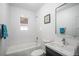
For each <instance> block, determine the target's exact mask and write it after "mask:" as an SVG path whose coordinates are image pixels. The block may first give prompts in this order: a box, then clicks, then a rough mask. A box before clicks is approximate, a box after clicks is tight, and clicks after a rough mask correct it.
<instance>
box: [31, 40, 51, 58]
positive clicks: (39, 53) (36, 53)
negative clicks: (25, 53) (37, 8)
mask: <svg viewBox="0 0 79 59" xmlns="http://www.w3.org/2000/svg"><path fill="white" fill-rule="evenodd" d="M49 42H52V41H50V40H43V44H44V45H45V44H47V43H49ZM43 48H45V46H44V47H43ZM45 51H46V49H37V50H34V51H32V53H31V56H45V55H46V52H45Z"/></svg>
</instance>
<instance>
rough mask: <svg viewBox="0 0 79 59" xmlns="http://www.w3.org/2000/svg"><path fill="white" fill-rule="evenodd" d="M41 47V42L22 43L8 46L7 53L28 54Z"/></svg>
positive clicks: (15, 54)
mask: <svg viewBox="0 0 79 59" xmlns="http://www.w3.org/2000/svg"><path fill="white" fill-rule="evenodd" d="M39 48H41V45H40V44H36V43H35V42H33V43H28V44H21V45H16V46H12V47H9V48H8V51H7V52H6V55H8V56H28V55H30V53H31V52H32V51H33V50H35V49H39Z"/></svg>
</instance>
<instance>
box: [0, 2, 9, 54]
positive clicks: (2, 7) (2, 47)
mask: <svg viewBox="0 0 79 59" xmlns="http://www.w3.org/2000/svg"><path fill="white" fill-rule="evenodd" d="M7 20H8V4H5V3H0V24H5V25H6V26H7V28H8V21H7ZM7 41H8V38H7V39H5V40H4V39H0V55H5V53H6V50H7Z"/></svg>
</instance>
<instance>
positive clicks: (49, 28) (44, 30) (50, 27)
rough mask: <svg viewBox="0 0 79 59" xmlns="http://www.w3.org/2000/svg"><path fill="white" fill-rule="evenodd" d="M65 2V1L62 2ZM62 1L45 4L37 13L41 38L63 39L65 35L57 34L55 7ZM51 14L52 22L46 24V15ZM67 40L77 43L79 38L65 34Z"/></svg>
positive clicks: (50, 39)
mask: <svg viewBox="0 0 79 59" xmlns="http://www.w3.org/2000/svg"><path fill="white" fill-rule="evenodd" d="M62 4H63V3H62ZM60 5H61V3H48V4H45V5H44V6H43V7H42V8H41V9H40V10H39V11H38V13H37V16H38V17H37V22H38V26H39V29H38V32H39V35H38V36H39V38H40V40H41V39H42V40H43V41H60V40H62V38H63V36H62V35H61V36H58V35H57V34H55V8H56V7H58V6H60ZM47 14H50V15H51V23H48V24H44V16H45V15H47ZM65 38H66V40H67V41H68V42H69V43H73V44H75V43H76V42H78V41H79V40H77V39H76V38H74V37H70V36H69V35H68V36H65ZM42 40H41V41H42Z"/></svg>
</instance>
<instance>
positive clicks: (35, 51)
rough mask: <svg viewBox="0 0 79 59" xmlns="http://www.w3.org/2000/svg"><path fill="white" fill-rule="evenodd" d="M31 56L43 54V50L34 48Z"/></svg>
mask: <svg viewBox="0 0 79 59" xmlns="http://www.w3.org/2000/svg"><path fill="white" fill-rule="evenodd" d="M31 56H45V51H44V50H43V49H37V50H34V51H33V52H32V53H31Z"/></svg>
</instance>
